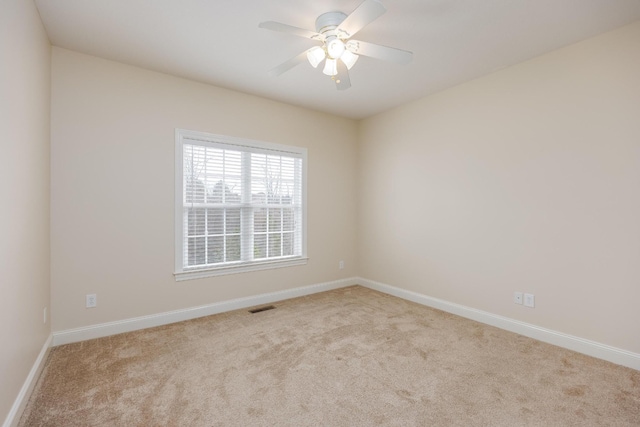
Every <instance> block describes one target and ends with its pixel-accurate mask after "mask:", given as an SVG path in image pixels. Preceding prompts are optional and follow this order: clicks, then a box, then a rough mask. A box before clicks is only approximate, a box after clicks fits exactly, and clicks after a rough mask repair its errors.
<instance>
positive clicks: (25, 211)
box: [0, 0, 51, 421]
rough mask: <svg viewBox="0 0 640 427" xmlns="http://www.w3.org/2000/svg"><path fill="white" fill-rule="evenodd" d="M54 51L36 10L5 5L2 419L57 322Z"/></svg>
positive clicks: (26, 4)
mask: <svg viewBox="0 0 640 427" xmlns="http://www.w3.org/2000/svg"><path fill="white" fill-rule="evenodd" d="M50 57H51V47H50V45H49V40H48V38H47V36H46V34H45V32H44V29H43V27H42V24H41V23H40V17H39V16H38V11H37V10H36V8H35V5H34V4H33V2H31V1H24V0H9V1H3V2H2V4H1V5H0V141H1V142H0V199H1V200H2V205H1V208H0V260H1V261H0V276H1V277H2V279H1V280H0V342H1V343H2V347H1V349H0V378H1V379H0V421H2V420H4V419H5V418H6V416H7V414H8V413H9V410H10V408H11V405H13V402H14V401H15V399H16V397H17V396H18V392H19V391H20V388H21V387H22V385H23V383H24V381H25V378H27V375H28V373H29V371H30V369H31V367H32V366H33V363H34V361H35V360H36V358H37V356H38V353H39V352H40V350H41V349H42V347H43V345H44V344H45V342H46V340H47V338H48V336H49V333H50V323H46V324H45V323H44V322H43V309H44V308H45V307H48V306H49V291H50V289H49V108H50V102H49V101H50V96H49V94H50V75H51V66H50Z"/></svg>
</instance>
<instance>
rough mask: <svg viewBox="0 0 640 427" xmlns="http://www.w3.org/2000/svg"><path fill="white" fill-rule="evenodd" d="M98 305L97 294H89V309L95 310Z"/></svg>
mask: <svg viewBox="0 0 640 427" xmlns="http://www.w3.org/2000/svg"><path fill="white" fill-rule="evenodd" d="M97 305H98V296H97V295H96V294H87V308H93V307H96V306H97Z"/></svg>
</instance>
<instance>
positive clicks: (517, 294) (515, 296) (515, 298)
mask: <svg viewBox="0 0 640 427" xmlns="http://www.w3.org/2000/svg"><path fill="white" fill-rule="evenodd" d="M513 302H515V303H516V304H522V292H514V293H513Z"/></svg>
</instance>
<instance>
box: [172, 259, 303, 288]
mask: <svg viewBox="0 0 640 427" xmlns="http://www.w3.org/2000/svg"><path fill="white" fill-rule="evenodd" d="M308 259H309V258H307V257H295V258H286V259H281V260H276V261H264V262H252V263H248V264H236V265H228V266H224V267H215V268H206V269H197V270H188V271H180V272H176V273H173V275H174V276H175V278H176V282H182V281H183V280H193V279H203V278H205V277H213V276H224V275H226V274H237V273H246V272H249V271H259V270H270V269H272V268H283V267H292V266H295V265H305V264H306V263H307V260H308Z"/></svg>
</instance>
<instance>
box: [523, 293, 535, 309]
mask: <svg viewBox="0 0 640 427" xmlns="http://www.w3.org/2000/svg"><path fill="white" fill-rule="evenodd" d="M524 305H525V307H531V308H533V307H535V305H536V297H535V296H534V295H533V294H524Z"/></svg>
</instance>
